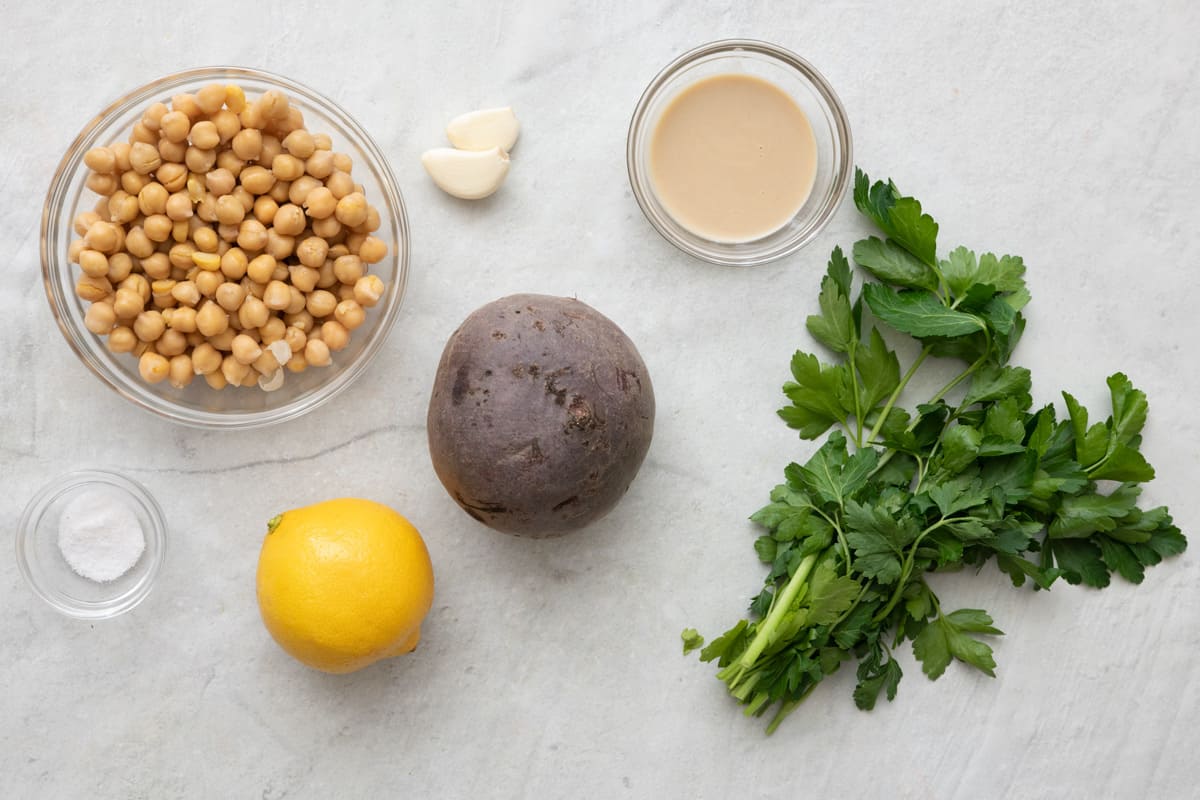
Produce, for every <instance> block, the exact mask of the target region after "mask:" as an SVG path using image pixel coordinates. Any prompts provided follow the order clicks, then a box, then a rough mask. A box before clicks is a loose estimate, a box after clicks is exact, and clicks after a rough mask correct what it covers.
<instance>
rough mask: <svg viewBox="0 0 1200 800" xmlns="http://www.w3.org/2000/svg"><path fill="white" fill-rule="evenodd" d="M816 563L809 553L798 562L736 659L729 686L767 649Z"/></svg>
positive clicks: (815, 559)
mask: <svg viewBox="0 0 1200 800" xmlns="http://www.w3.org/2000/svg"><path fill="white" fill-rule="evenodd" d="M816 563H817V554H816V553H810V554H809V555H807V556H805V557H804V559H803V560H802V561H801V562H800V566H798V567H796V574H794V575H792V577H791V578H789V579H788V582H787V584H786V585H785V586H784V587H783V591H782V592H780V593H779V598H778V600H777V602H776V603H775V604H774V606H773V607H772V608H771V612H770V613H769V614H767V618H766V619H765V620H763V621H762V624H760V625H759V626H758V631H757V632H756V633H755V634H754V640H753V641H751V642H750V646H749V647H747V648H746V650H745V652H743V653H742V655H741V658H739V659H738V662H739V669H738V671H737V674H736V675H733V676H731V680H730V681H729V686H730V688H733V687H734V686H736V685H737V684H738V683H740V682H741V679H742V676H743V675H745V673H746V671H747V670H749V669H751V668H752V667H753V666H754V662H755V661H757V660H758V657H759V656H760V655H762V652H763V650H766V649H767V645H768V644H770V642H771V639H772V637H774V635H775V630H776V629H777V628H778V627H779V625H780V623H781V622H783V618H784V617H785V616H786V615H787V613H788V611H789V609H790V608H791V605H792V602H793V601H794V600H795V599H796V595H798V594H799V593H800V589H801V587H803V586H804V584H805V582H807V581H808V574H809V573H810V572H812V568H813V565H814V564H816Z"/></svg>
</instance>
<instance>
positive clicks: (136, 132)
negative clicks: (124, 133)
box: [129, 120, 158, 145]
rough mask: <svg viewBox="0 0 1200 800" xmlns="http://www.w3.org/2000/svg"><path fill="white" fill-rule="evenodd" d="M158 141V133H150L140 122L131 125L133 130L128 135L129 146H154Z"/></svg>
mask: <svg viewBox="0 0 1200 800" xmlns="http://www.w3.org/2000/svg"><path fill="white" fill-rule="evenodd" d="M157 141H158V131H152V130H150V129H149V128H147V127H146V126H145V125H143V124H142V123H141V120H139V121H137V122H135V123H133V130H132V131H131V132H130V134H129V143H130V144H138V143H142V144H151V145H152V144H154V143H155V142H157Z"/></svg>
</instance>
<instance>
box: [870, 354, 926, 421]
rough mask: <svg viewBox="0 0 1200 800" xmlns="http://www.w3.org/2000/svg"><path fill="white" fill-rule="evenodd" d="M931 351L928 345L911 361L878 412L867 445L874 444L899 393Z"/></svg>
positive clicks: (898, 397)
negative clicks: (877, 417)
mask: <svg viewBox="0 0 1200 800" xmlns="http://www.w3.org/2000/svg"><path fill="white" fill-rule="evenodd" d="M932 350H933V345H929V344H927V345H925V346H924V347H922V348H921V354H920V355H919V356H917V358H916V360H915V361H913V363H912V366H910V367H909V368H908V371H907V372H905V373H904V377H903V378H901V379H900V383H899V384H898V385H897V386H896V388H895V390H893V391H892V394H891V396H890V397H888V400H887V404H886V405H885V406H884V407H883V410H882V411H880V412H879V419H877V420H875V427H874V428H872V429H871V432H870V433H869V434H867V444H874V443H875V437H876V436H878V435H879V431H880V430H881V429H882V428H883V423H885V422H886V421H887V418H888V415H889V414H891V413H892V408H893V407H894V406H895V405H896V401H897V400H899V399H900V393H901V392H903V391H904V387H905V386H907V385H908V382H909V381H910V380H912V376H913V375H915V374H916V373H917V370H918V369H920V367H921V364H922V363H924V361H925V359H926V358H928V357H929V353H930V352H931V351H932Z"/></svg>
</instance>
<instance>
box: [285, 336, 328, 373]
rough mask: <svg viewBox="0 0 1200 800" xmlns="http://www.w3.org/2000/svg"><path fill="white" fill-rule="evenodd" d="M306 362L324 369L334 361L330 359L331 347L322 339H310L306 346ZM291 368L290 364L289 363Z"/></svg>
mask: <svg viewBox="0 0 1200 800" xmlns="http://www.w3.org/2000/svg"><path fill="white" fill-rule="evenodd" d="M304 360H305V362H306V363H308V364H311V365H312V366H314V367H324V366H326V365H328V364H329V362H330V361H331V360H332V359H331V358H330V357H329V345H327V344H325V342H323V341H321V340H320V339H313V338H309V340H308V341H307V342H306V343H305V345H304ZM289 367H290V362H289Z"/></svg>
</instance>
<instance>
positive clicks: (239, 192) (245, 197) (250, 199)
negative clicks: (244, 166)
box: [229, 186, 254, 214]
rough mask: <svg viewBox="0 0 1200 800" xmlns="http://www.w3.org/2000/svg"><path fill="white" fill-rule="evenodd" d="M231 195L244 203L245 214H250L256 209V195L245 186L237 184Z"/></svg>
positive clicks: (243, 210)
mask: <svg viewBox="0 0 1200 800" xmlns="http://www.w3.org/2000/svg"><path fill="white" fill-rule="evenodd" d="M229 195H230V197H232V198H233V199H234V200H237V201H238V202H239V203H241V204H242V213H243V214H248V213H250V211H252V210H253V209H254V195H252V194H251V193H250V192H249V191H247V190H246V187H245V186H235V187H234V188H233V191H232V192H230V193H229Z"/></svg>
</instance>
